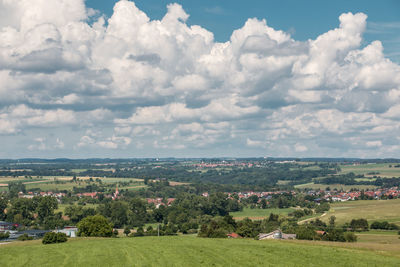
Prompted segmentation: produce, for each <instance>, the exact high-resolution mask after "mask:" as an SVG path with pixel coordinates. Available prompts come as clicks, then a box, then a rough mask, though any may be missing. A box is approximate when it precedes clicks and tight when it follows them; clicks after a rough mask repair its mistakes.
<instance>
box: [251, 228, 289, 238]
mask: <svg viewBox="0 0 400 267" xmlns="http://www.w3.org/2000/svg"><path fill="white" fill-rule="evenodd" d="M264 239H296V234H285V233H283V232H282V231H281V230H279V229H278V230H275V231H273V232H271V233H268V234H259V235H258V240H264Z"/></svg>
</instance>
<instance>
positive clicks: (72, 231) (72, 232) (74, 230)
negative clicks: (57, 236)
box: [54, 226, 78, 237]
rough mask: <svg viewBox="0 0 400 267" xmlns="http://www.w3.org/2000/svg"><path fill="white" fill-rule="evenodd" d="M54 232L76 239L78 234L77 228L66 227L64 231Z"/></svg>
mask: <svg viewBox="0 0 400 267" xmlns="http://www.w3.org/2000/svg"><path fill="white" fill-rule="evenodd" d="M54 232H55V233H64V234H66V235H67V236H68V237H76V235H77V232H78V228H76V227H75V226H65V228H64V229H61V230H55V231H54Z"/></svg>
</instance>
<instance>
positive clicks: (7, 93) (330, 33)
mask: <svg viewBox="0 0 400 267" xmlns="http://www.w3.org/2000/svg"><path fill="white" fill-rule="evenodd" d="M399 11H400V1H395V0H388V1H356V0H354V1H314V0H312V1H294V0H292V1H289V0H282V1H261V0H253V1H219V0H205V1H175V2H173V1H164V0H163V1H155V0H137V1H135V2H134V1H127V0H121V1H109V0H108V1H101V0H87V1H84V0H52V1H44V0H0V158H26V157H38V158H56V157H68V158H88V157H100V158H106V157H112V158H127V157H140V158H142V157H222V156H228V157H261V156H273V157H288V156H289V157H361V158H376V157H380V158H384V157H397V158H400V143H399V142H400V137H399V135H398V132H399V130H400V65H399V64H400V51H399V47H400V12H399Z"/></svg>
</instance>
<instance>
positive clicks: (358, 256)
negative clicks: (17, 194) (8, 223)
mask: <svg viewBox="0 0 400 267" xmlns="http://www.w3.org/2000/svg"><path fill="white" fill-rule="evenodd" d="M340 246H343V247H340ZM0 255H1V257H0V266H13V267H14V266H399V265H400V257H398V255H397V257H396V256H394V255H391V254H388V253H386V254H385V253H382V252H378V251H377V252H375V251H371V250H368V249H365V248H363V247H353V248H352V247H349V246H346V244H334V245H333V246H331V245H329V244H327V242H306V241H303V242H300V241H293V242H292V241H256V240H250V239H203V238H197V237H193V236H188V237H182V236H177V237H143V238H117V239H101V238H99V239H79V238H78V239H75V240H73V239H70V240H69V241H68V242H67V243H63V244H54V245H42V244H41V243H40V241H28V242H24V243H22V242H20V243H15V244H9V245H2V246H0Z"/></svg>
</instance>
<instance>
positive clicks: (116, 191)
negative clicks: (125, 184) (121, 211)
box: [113, 184, 119, 199]
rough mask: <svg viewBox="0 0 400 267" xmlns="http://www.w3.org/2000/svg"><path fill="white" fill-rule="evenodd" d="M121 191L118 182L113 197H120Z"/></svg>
mask: <svg viewBox="0 0 400 267" xmlns="http://www.w3.org/2000/svg"><path fill="white" fill-rule="evenodd" d="M118 194H119V191H118V184H117V187H116V188H115V193H114V197H113V199H116V198H117V197H118Z"/></svg>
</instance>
